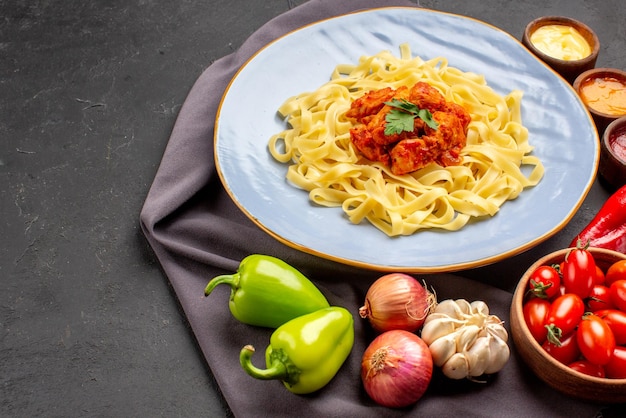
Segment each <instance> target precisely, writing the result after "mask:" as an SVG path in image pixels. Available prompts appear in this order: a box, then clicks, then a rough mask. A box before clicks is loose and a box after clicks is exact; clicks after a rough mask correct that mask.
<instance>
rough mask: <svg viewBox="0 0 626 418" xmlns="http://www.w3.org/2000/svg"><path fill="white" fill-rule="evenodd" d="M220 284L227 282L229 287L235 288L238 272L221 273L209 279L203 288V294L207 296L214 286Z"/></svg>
mask: <svg viewBox="0 0 626 418" xmlns="http://www.w3.org/2000/svg"><path fill="white" fill-rule="evenodd" d="M220 284H227V285H229V286H230V287H231V288H235V287H237V286H238V285H239V273H235V274H223V275H221V276H217V277H214V278H212V279H211V281H210V282H209V284H207V286H206V287H205V288H204V296H209V295H210V294H211V292H212V291H213V289H215V286H217V285H220Z"/></svg>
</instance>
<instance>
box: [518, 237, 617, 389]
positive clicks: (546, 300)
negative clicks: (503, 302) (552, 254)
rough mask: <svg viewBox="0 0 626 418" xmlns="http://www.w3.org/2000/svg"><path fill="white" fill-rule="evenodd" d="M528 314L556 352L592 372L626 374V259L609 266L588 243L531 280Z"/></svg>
mask: <svg viewBox="0 0 626 418" xmlns="http://www.w3.org/2000/svg"><path fill="white" fill-rule="evenodd" d="M523 312H524V319H525V321H526V324H527V325H528V328H529V329H530V332H531V334H532V335H533V337H534V338H535V340H537V342H538V343H539V344H540V345H541V346H542V347H543V349H544V350H545V351H546V352H547V353H549V354H550V355H551V356H552V357H554V358H555V359H557V360H558V361H560V362H561V363H563V364H566V365H568V366H569V367H571V368H572V369H575V370H578V371H579V372H582V373H585V374H588V375H590V376H596V377H602V378H611V379H623V378H626V260H620V261H617V262H616V263H614V264H613V265H611V266H610V267H609V268H608V269H607V270H606V271H603V270H602V269H601V268H600V267H598V266H597V265H596V262H595V259H594V257H593V255H592V253H590V252H589V251H587V249H586V248H582V247H577V248H575V249H572V250H571V251H570V252H568V253H567V255H566V257H565V260H564V261H563V262H561V263H560V264H558V265H551V266H547V265H544V266H540V267H538V268H537V269H536V270H535V271H534V272H532V275H531V277H530V280H529V285H528V295H527V297H526V298H525V301H524V307H523Z"/></svg>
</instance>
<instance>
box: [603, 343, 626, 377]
mask: <svg viewBox="0 0 626 418" xmlns="http://www.w3.org/2000/svg"><path fill="white" fill-rule="evenodd" d="M604 371H605V372H606V377H609V378H611V379H626V347H621V346H617V347H615V350H613V356H612V357H611V360H610V361H609V362H608V363H607V364H606V366H604Z"/></svg>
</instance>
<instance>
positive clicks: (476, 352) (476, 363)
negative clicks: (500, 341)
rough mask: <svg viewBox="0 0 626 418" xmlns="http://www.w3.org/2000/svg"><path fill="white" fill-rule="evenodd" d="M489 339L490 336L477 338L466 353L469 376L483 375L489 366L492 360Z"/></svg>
mask: <svg viewBox="0 0 626 418" xmlns="http://www.w3.org/2000/svg"><path fill="white" fill-rule="evenodd" d="M489 339H490V337H489V336H485V337H480V338H477V339H476V341H474V344H472V346H471V347H470V348H469V349H468V350H467V352H466V353H465V356H466V358H467V363H468V365H469V371H468V375H469V376H481V375H483V374H484V373H485V370H486V369H487V367H488V366H489V362H490V360H491V352H490V346H489Z"/></svg>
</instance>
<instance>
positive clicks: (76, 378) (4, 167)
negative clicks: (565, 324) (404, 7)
mask: <svg viewBox="0 0 626 418" xmlns="http://www.w3.org/2000/svg"><path fill="white" fill-rule="evenodd" d="M302 3H304V1H293V0H264V1H245V0H229V1H225V0H213V1H207V2H202V1H189V0H181V1H161V0H124V1H122V0H112V1H97V2H95V1H94V2H68V1H52V0H36V1H33V2H26V1H8V0H0V208H1V214H2V215H1V220H0V237H1V244H0V324H1V331H0V416H4V417H9V416H10V417H34V416H47V417H71V416H111V417H121V416H126V417H130V416H150V417H155V416H163V417H176V416H180V417H191V416H224V415H227V414H228V407H227V405H226V404H225V403H224V401H223V400H222V398H221V397H220V394H219V390H218V388H216V385H215V383H214V380H213V378H212V375H211V372H210V370H209V369H208V368H207V366H206V364H205V361H204V358H203V357H202V354H201V352H200V351H199V349H198V348H197V344H196V342H195V340H194V335H193V333H192V332H191V331H190V329H189V327H188V325H187V323H186V319H185V316H184V315H183V314H182V311H181V310H180V306H179V304H178V302H177V299H176V296H175V295H174V294H173V292H172V290H171V288H170V286H169V284H168V281H167V279H166V278H165V277H164V275H163V273H162V271H161V270H160V268H159V265H158V262H157V260H156V258H155V256H154V255H153V253H152V251H151V248H150V247H149V246H148V245H147V243H146V241H145V239H144V237H143V235H142V234H141V231H140V228H139V221H138V215H139V211H140V209H141V207H142V204H143V201H144V199H145V197H146V194H147V191H148V189H149V187H150V184H151V181H152V179H153V178H154V175H155V173H156V170H157V167H158V164H159V161H160V159H161V156H162V154H163V151H164V148H165V146H166V144H167V141H168V138H169V134H170V132H171V129H172V126H173V124H174V122H175V119H176V116H177V114H178V111H179V109H180V107H181V104H182V103H183V102H184V100H185V97H186V95H187V93H188V91H189V90H190V88H191V86H192V85H193V83H194V81H195V80H196V78H197V77H198V76H199V75H200V74H201V73H202V71H203V70H204V69H205V68H207V67H208V66H209V65H210V64H211V63H212V62H213V61H215V60H216V59H218V58H220V57H222V56H225V55H227V54H229V53H231V52H233V51H235V50H236V49H237V48H238V47H239V45H241V43H242V42H243V41H244V40H245V39H246V38H247V37H248V36H249V35H250V34H252V33H253V32H254V31H255V30H256V29H257V28H259V27H260V26H261V25H263V24H264V23H265V22H267V21H268V20H270V19H271V18H273V17H274V16H277V15H279V14H280V13H283V12H285V11H287V10H289V9H290V8H293V7H296V6H297V5H299V4H302ZM417 3H418V4H419V5H421V6H423V7H428V8H433V9H436V10H441V11H447V12H452V13H456V14H462V15H466V16H471V17H474V18H477V19H480V20H482V21H485V22H487V23H490V24H492V25H494V26H497V27H499V28H501V29H503V30H505V31H507V32H509V33H511V34H512V35H513V36H515V37H516V38H518V39H519V38H520V37H521V34H522V31H523V29H524V26H525V25H526V23H527V22H529V21H530V20H532V19H534V18H535V17H538V16H541V15H563V16H571V17H574V18H578V19H580V20H582V21H584V22H585V23H587V24H588V25H589V26H591V27H592V28H593V29H594V30H596V32H597V34H598V36H599V38H600V40H601V42H602V48H601V51H600V57H599V59H598V66H604V67H617V68H622V69H626V53H625V51H626V35H625V33H626V26H625V22H626V19H625V13H624V7H623V3H622V1H621V0H601V1H600V0H599V1H565V0H560V1H553V2H546V1H539V0H528V1H506V0H501V1H496V0H484V1H480V2H477V1H468V2H463V1H450V0H448V1H445V0H442V1H437V0H428V1H426V0H424V1H418V2H417ZM608 195H609V193H608V191H607V190H606V189H604V187H603V186H602V185H600V184H595V185H594V186H593V188H592V189H591V191H590V193H589V195H588V197H587V199H586V200H585V202H584V203H583V205H582V206H581V208H580V211H579V213H578V214H577V215H576V217H575V218H574V219H573V220H572V222H571V223H570V224H569V225H568V226H567V227H566V229H565V231H564V233H563V234H561V235H559V236H556V237H554V238H552V239H550V240H549V241H548V242H546V243H544V244H542V248H541V249H540V250H548V249H552V248H556V247H559V246H561V245H565V244H567V243H568V242H569V239H571V236H572V234H575V233H576V232H577V231H578V230H579V229H580V228H581V227H582V226H583V225H585V224H586V223H587V222H588V221H589V220H590V219H591V218H592V217H593V215H594V214H595V212H596V211H597V210H598V209H599V207H600V206H601V204H602V203H603V202H604V200H605V199H606V198H607V196H608ZM493 268H498V267H493ZM468 274H470V275H471V272H470V273H468ZM475 274H480V272H475Z"/></svg>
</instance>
